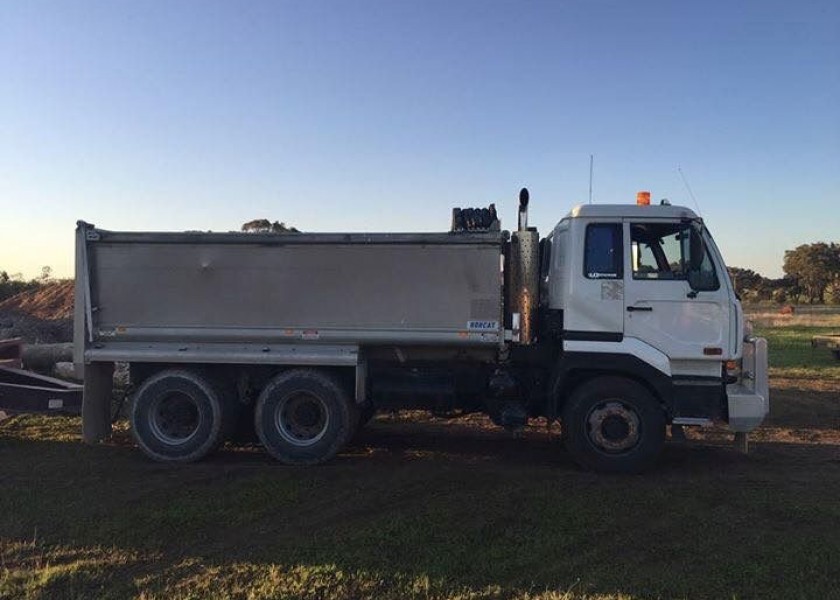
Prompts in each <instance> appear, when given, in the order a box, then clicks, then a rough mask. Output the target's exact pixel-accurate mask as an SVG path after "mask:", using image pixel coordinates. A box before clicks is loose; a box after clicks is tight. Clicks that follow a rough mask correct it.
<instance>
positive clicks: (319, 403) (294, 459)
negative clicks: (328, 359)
mask: <svg viewBox="0 0 840 600" xmlns="http://www.w3.org/2000/svg"><path fill="white" fill-rule="evenodd" d="M357 421H358V415H357V414H356V407H355V404H354V403H353V402H352V400H351V399H350V398H349V397H348V395H347V392H346V391H345V390H344V388H343V387H342V386H341V385H340V384H339V382H338V381H337V380H336V379H334V378H333V377H331V376H330V375H328V374H326V373H322V372H320V371H316V370H312V369H294V370H291V371H286V372H285V373H281V374H280V375H278V376H277V377H275V378H274V379H272V380H271V381H270V382H269V383H268V385H266V387H265V389H264V390H263V391H262V393H261V394H260V397H259V398H258V399H257V405H256V410H255V411H254V429H255V430H256V432H257V436H259V438H260V441H261V442H262V443H263V446H265V449H266V450H267V451H268V453H269V454H271V455H272V456H273V457H274V458H276V459H277V460H279V461H281V462H284V463H286V464H288V465H313V464H317V463H322V462H324V461H327V460H329V459H331V458H332V457H333V456H335V455H336V454H337V453H338V451H339V450H340V449H341V447H342V446H344V444H345V442H346V441H347V440H348V439H349V438H350V436H351V435H352V434H353V432H354V430H355V426H356V423H357Z"/></svg>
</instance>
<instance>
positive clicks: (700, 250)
mask: <svg viewBox="0 0 840 600" xmlns="http://www.w3.org/2000/svg"><path fill="white" fill-rule="evenodd" d="M689 236H690V237H689V240H688V248H689V249H688V266H689V269H690V270H691V271H699V270H700V267H701V266H702V265H703V259H704V258H705V257H706V244H705V243H704V242H703V235H702V233H701V232H700V230H699V229H697V228H695V227H692V228H691V233H690V234H689Z"/></svg>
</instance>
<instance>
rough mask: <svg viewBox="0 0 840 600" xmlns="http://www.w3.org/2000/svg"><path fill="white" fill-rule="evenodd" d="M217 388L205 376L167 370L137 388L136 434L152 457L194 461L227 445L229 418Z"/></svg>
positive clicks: (133, 411)
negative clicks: (224, 443)
mask: <svg viewBox="0 0 840 600" xmlns="http://www.w3.org/2000/svg"><path fill="white" fill-rule="evenodd" d="M227 412H228V411H226V410H225V405H224V400H223V399H222V398H221V397H220V395H219V392H218V388H217V387H216V386H214V385H212V384H211V382H210V380H209V379H207V378H206V377H204V376H203V375H201V374H199V373H197V372H194V371H188V370H184V369H168V370H165V371H161V372H159V373H157V374H155V375H152V376H151V377H149V378H148V379H146V381H144V382H143V383H142V385H141V386H140V387H139V388H138V390H137V392H136V393H135V395H134V402H133V403H132V407H131V431H132V434H133V435H134V439H135V440H136V441H137V445H138V446H140V449H141V450H142V451H143V452H144V453H145V454H146V455H147V456H149V457H151V458H153V459H154V460H158V461H162V462H174V463H181V462H192V461H196V460H199V459H201V458H203V457H205V456H207V455H208V454H209V453H210V452H212V451H213V450H215V449H216V448H217V447H218V446H219V445H220V444H221V443H222V441H224V435H225V430H226V428H227V427H226V422H227V423H228V424H229V421H230V419H228V418H226V417H227Z"/></svg>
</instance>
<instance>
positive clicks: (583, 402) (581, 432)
mask: <svg viewBox="0 0 840 600" xmlns="http://www.w3.org/2000/svg"><path fill="white" fill-rule="evenodd" d="M563 434H564V438H565V441H566V449H567V450H568V451H569V453H570V454H571V455H572V457H573V458H574V459H575V462H577V463H578V464H579V465H581V466H582V467H584V468H586V469H591V470H593V471H604V472H614V473H637V472H639V471H643V470H645V469H647V468H649V467H651V466H652V465H653V463H654V462H655V461H656V459H657V457H658V456H659V454H660V452H661V450H662V446H663V445H664V442H665V412H664V410H663V409H662V407H661V406H659V403H658V402H657V401H656V399H655V398H654V397H653V395H652V394H651V393H650V392H649V391H648V390H647V389H646V388H645V387H643V386H642V385H641V384H639V383H637V382H635V381H633V380H631V379H625V378H622V377H599V378H597V379H592V380H590V381H587V382H584V383H582V384H581V385H579V386H578V387H577V388H576V389H575V391H574V392H572V395H571V397H570V398H569V400H568V402H567V404H566V406H565V409H564V411H563Z"/></svg>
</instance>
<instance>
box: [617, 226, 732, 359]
mask: <svg viewBox="0 0 840 600" xmlns="http://www.w3.org/2000/svg"><path fill="white" fill-rule="evenodd" d="M624 238H625V240H627V246H626V248H627V252H626V262H625V293H624V300H625V306H624V308H625V312H624V335H625V336H626V337H633V338H638V339H640V340H642V341H644V342H646V343H647V344H650V345H651V346H653V347H654V348H657V349H658V350H660V351H661V352H663V353H664V354H665V355H666V356H668V358H669V359H670V360H671V366H672V372H674V374H677V372H679V371H684V372H685V374H697V375H714V374H715V373H717V374H718V375H719V374H720V361H721V359H722V358H724V355H725V354H727V347H728V341H729V303H728V299H727V294H726V289H725V287H724V286H723V285H721V278H720V276H718V274H717V272H716V269H715V264H714V262H713V260H712V256H711V254H710V252H709V249H708V247H706V245H705V244H704V243H703V241H702V240H703V233H702V230H701V225H700V224H699V223H698V222H695V221H689V220H684V221H671V220H663V219H649V220H645V219H625V221H624Z"/></svg>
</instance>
